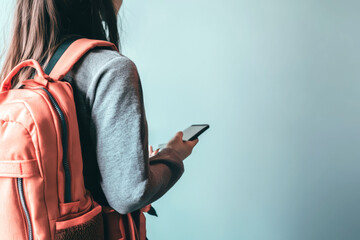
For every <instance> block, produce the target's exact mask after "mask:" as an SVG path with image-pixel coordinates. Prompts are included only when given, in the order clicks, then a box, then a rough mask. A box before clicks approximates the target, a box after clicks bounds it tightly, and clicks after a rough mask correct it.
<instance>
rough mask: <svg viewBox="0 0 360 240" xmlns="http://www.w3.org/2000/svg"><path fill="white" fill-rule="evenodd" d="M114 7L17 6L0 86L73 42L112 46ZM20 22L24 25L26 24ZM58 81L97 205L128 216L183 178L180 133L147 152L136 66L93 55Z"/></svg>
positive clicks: (105, 2)
mask: <svg viewBox="0 0 360 240" xmlns="http://www.w3.org/2000/svg"><path fill="white" fill-rule="evenodd" d="M120 2H121V1H120ZM120 6H121V3H120V4H119V1H116V0H114V2H112V1H110V0H98V1H90V0H89V1H80V0H73V1H54V0H47V1H41V0H35V1H30V0H18V2H17V10H16V12H15V20H14V30H13V31H14V32H13V37H12V41H11V45H10V47H9V48H8V55H7V57H6V59H5V63H4V66H3V70H2V72H1V79H2V80H3V79H4V78H5V76H6V75H7V74H8V73H9V72H10V70H11V69H12V68H13V67H14V66H15V65H16V64H18V63H19V62H21V61H23V60H25V59H35V60H37V61H39V62H41V63H42V65H43V66H44V67H45V66H47V64H48V62H49V60H50V58H51V57H52V56H53V55H54V52H55V50H56V49H57V48H58V47H59V45H60V44H61V43H62V42H63V41H64V39H66V38H68V37H69V36H71V35H81V36H83V37H85V38H89V39H99V40H102V39H103V40H106V39H107V40H109V41H110V42H112V43H114V44H115V45H116V46H118V45H119V44H118V43H119V38H118V30H117V26H116V14H115V13H116V12H117V11H118V8H119V7H120ZM116 8H117V9H116ZM35 9H36V10H37V11H35ZM65 10H66V11H65ZM54 13H55V14H54ZM20 16H21V17H20ZM24 16H25V17H24ZM22 19H28V22H26V24H24V22H23V20H22ZM42 19H47V20H48V21H43V20H42ZM102 21H104V22H105V25H106V26H107V29H108V30H109V34H108V35H107V34H106V31H105V30H104V28H103V24H102ZM89 22H91V23H92V24H89ZM31 74H32V72H31V70H29V69H28V70H25V71H21V72H20V74H18V75H17V76H16V77H15V78H14V81H13V82H12V87H14V88H16V87H18V86H20V85H21V81H23V80H25V79H28V78H29V77H30V75H31ZM64 80H66V81H69V82H70V83H71V85H72V88H73V91H74V98H75V105H76V112H77V118H78V124H79V132H80V140H81V141H80V142H81V152H82V158H83V161H84V171H83V173H84V179H85V186H86V188H87V189H88V190H90V192H91V194H92V195H93V196H94V199H95V201H97V202H98V203H100V204H101V205H102V206H105V207H107V206H108V207H109V209H114V210H115V213H116V214H117V215H116V216H121V215H125V216H126V215H127V216H129V214H130V215H131V214H132V213H137V212H138V211H139V210H140V209H142V208H144V207H146V206H148V205H149V204H151V203H152V202H154V201H156V200H157V199H158V198H160V197H161V196H163V195H164V194H165V193H166V192H167V191H168V190H169V189H170V188H171V187H172V186H173V185H174V184H175V183H176V181H177V180H178V179H179V178H180V177H181V175H182V173H183V171H184V166H183V160H184V159H185V158H186V157H187V156H188V155H189V154H190V153H191V151H192V149H193V147H194V146H195V144H196V143H197V140H196V141H193V142H183V141H182V133H181V132H179V133H177V134H176V135H175V137H174V138H173V139H172V140H170V142H169V143H168V144H167V146H166V148H165V149H164V150H162V151H161V152H158V151H155V152H150V153H149V152H148V142H147V141H148V140H147V139H148V136H147V123H146V117H145V111H144V104H143V96H142V89H141V83H140V79H139V75H138V72H137V69H136V66H135V64H134V63H133V62H132V61H131V60H129V59H128V58H126V57H125V56H123V55H121V54H120V53H118V52H117V51H114V50H110V49H105V48H95V49H93V50H91V51H89V52H88V53H87V54H86V55H84V56H83V57H82V58H81V59H80V60H79V61H78V62H77V63H76V65H75V66H74V67H73V68H72V70H71V71H70V72H69V73H68V74H66V76H65V77H64ZM149 155H150V156H149ZM129 219H130V218H129ZM104 220H105V221H107V219H106V217H105V219H104ZM137 238H140V237H139V236H133V237H132V238H131V239H137Z"/></svg>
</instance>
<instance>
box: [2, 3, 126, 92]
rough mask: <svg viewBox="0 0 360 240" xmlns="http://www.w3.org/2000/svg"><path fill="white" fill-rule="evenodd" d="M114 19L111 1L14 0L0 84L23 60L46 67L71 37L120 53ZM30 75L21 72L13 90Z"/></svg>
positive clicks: (29, 70)
mask: <svg viewBox="0 0 360 240" xmlns="http://www.w3.org/2000/svg"><path fill="white" fill-rule="evenodd" d="M116 15H117V14H116V12H115V8H114V5H113V2H112V0H17V2H16V9H15V13H14V20H13V29H12V31H13V32H12V39H11V43H10V46H9V47H8V51H7V54H6V58H5V61H4V65H3V68H2V71H1V74H0V79H1V81H3V80H4V78H5V77H6V75H7V74H8V73H9V72H10V71H11V69H12V68H13V67H15V66H16V65H17V64H18V63H20V62H21V61H23V60H25V59H35V60H37V61H39V62H41V63H42V64H43V65H46V64H47V63H48V61H49V60H50V57H51V56H52V55H53V53H54V52H55V50H56V48H57V47H58V46H59V45H60V44H61V43H62V42H63V41H65V40H66V39H68V38H70V37H73V36H74V35H77V36H78V35H79V36H82V37H85V38H90V39H98V40H107V41H110V42H112V43H114V44H115V45H116V46H117V47H118V48H119V49H120V40H119V31H118V27H117V16H116ZM31 71H32V70H31V69H29V68H26V69H23V70H22V71H21V72H20V73H19V74H18V76H17V77H15V78H14V79H13V82H12V86H15V85H16V84H17V83H18V82H19V81H22V80H25V79H27V78H29V77H30V75H31Z"/></svg>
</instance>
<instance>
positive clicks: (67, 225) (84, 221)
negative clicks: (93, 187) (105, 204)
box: [55, 204, 104, 240]
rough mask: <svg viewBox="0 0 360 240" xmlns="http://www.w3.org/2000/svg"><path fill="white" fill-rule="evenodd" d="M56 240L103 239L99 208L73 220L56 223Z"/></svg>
mask: <svg viewBox="0 0 360 240" xmlns="http://www.w3.org/2000/svg"><path fill="white" fill-rule="evenodd" d="M55 239H56V240H66V239H77V240H81V239H84V240H102V239H104V227H103V219H102V215H101V206H100V205H97V204H96V206H95V207H94V208H93V209H92V210H90V211H89V212H87V213H85V214H83V215H81V216H78V217H76V218H73V219H68V220H64V221H57V222H56V233H55Z"/></svg>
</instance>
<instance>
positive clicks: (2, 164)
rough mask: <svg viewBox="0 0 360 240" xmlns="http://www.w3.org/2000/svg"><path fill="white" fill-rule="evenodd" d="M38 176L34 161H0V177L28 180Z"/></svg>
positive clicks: (35, 161)
mask: <svg viewBox="0 0 360 240" xmlns="http://www.w3.org/2000/svg"><path fill="white" fill-rule="evenodd" d="M39 175H40V172H39V167H38V164H37V160H36V159H33V160H5V161H0V177H11V178H28V177H34V176H39Z"/></svg>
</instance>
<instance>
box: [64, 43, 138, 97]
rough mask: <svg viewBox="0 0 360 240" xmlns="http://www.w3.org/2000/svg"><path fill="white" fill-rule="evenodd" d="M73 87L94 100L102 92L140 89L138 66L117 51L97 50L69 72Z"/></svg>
mask: <svg viewBox="0 0 360 240" xmlns="http://www.w3.org/2000/svg"><path fill="white" fill-rule="evenodd" d="M68 77H69V78H70V81H71V82H72V85H73V87H75V88H77V90H79V91H81V92H83V93H85V95H86V96H87V98H90V99H88V100H90V102H92V101H91V100H94V99H92V98H94V97H95V96H94V95H96V94H98V93H99V92H102V91H111V92H114V91H115V92H116V91H118V90H119V89H120V88H121V89H124V88H125V89H126V88H139V76H138V71H137V68H136V65H135V64H134V62H133V61H132V60H130V59H129V58H128V57H126V56H124V55H122V54H120V53H119V52H117V51H113V50H110V49H104V48H95V49H93V50H91V51H89V52H88V53H86V54H85V55H84V56H83V57H82V58H81V59H80V60H79V61H78V62H77V63H76V64H75V66H74V67H73V69H72V70H71V71H70V72H69V74H68Z"/></svg>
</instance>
